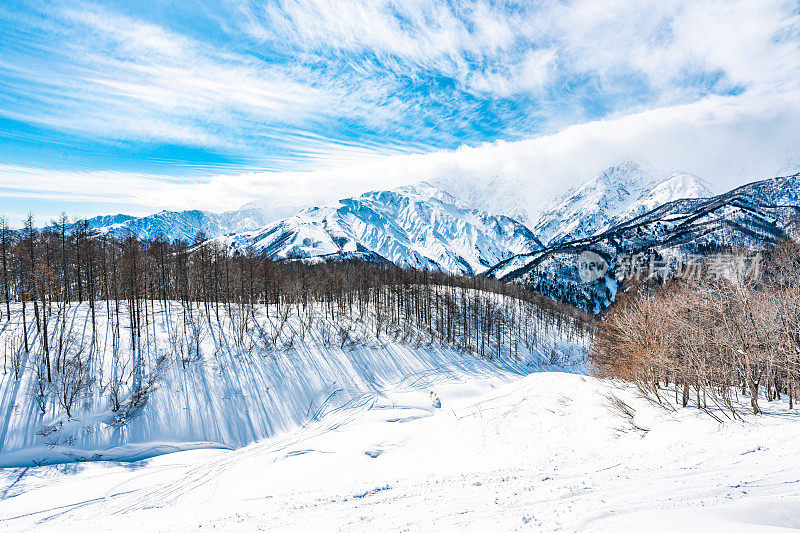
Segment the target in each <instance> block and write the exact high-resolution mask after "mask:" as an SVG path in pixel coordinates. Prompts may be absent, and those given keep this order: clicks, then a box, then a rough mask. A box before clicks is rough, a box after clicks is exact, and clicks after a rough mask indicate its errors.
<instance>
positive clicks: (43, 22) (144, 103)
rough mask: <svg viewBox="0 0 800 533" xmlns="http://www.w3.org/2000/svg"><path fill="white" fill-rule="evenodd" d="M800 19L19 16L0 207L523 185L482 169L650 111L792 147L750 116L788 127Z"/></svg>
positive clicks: (110, 10) (249, 5) (239, 1)
mask: <svg viewBox="0 0 800 533" xmlns="http://www.w3.org/2000/svg"><path fill="white" fill-rule="evenodd" d="M799 18H800V14H798V4H797V2H783V1H777V0H758V1H755V0H754V1H733V0H732V1H727V2H721V1H720V2H705V1H692V2H671V1H657V2H656V1H648V0H643V1H636V2H623V1H613V0H612V1H599V0H577V1H572V2H557V1H547V0H545V1H535V2H533V1H531V2H516V1H503V2H501V1H458V2H446V1H428V0H398V1H386V0H371V1H363V2H362V1H358V0H348V1H334V0H272V1H258V2H257V1H248V0H227V1H225V0H223V1H203V0H190V1H182V2H160V1H158V0H150V1H147V2H137V1H131V2H79V1H70V2H58V1H55V2H54V1H46V2H37V1H30V2H17V1H14V0H5V1H4V2H2V3H1V4H0V25H1V26H2V27H3V31H2V32H0V212H5V213H6V214H7V215H8V216H9V218H12V219H13V218H19V217H21V216H22V215H23V214H24V213H25V212H27V211H29V210H32V211H34V212H35V213H37V214H38V213H41V216H43V217H47V216H52V215H53V214H54V213H57V212H58V211H59V210H61V209H64V210H66V211H67V212H68V213H71V214H76V215H88V214H92V213H95V212H97V213H100V212H104V213H105V212H115V211H127V212H134V213H143V212H148V211H153V210H156V209H161V208H195V207H199V208H206V209H219V210H222V209H229V208H234V207H236V206H237V205H238V204H239V203H242V202H243V201H246V200H247V199H249V198H252V197H257V196H261V195H263V196H267V197H274V198H275V201H276V202H284V203H285V202H288V203H291V202H296V203H304V202H306V201H313V200H316V199H317V197H319V198H323V197H326V196H329V195H331V194H335V193H336V192H338V191H348V192H349V191H350V190H356V189H357V188H358V187H361V186H364V185H369V186H379V185H382V184H384V182H385V184H386V185H387V186H389V185H392V184H395V183H401V182H408V181H414V180H417V179H424V178H428V177H433V175H441V174H447V173H448V172H450V173H454V175H458V173H463V174H464V175H467V174H476V173H480V172H488V173H491V174H498V175H503V174H504V173H506V172H509V173H512V174H513V173H514V172H517V173H519V170H518V167H522V166H524V164H525V163H524V162H522V161H517V162H513V161H512V162H510V163H508V165H506V166H507V167H509V168H504V165H503V164H502V163H501V164H498V165H496V166H495V167H491V168H486V167H485V166H484V165H482V163H481V162H480V161H478V158H480V157H484V156H486V153H485V152H486V151H487V150H489V151H491V150H494V151H495V152H497V151H501V152H502V151H505V153H506V154H507V156H508V157H510V158H514V157H516V158H519V157H524V155H525V152H526V151H527V152H530V147H531V145H530V144H529V143H530V141H531V140H535V139H542V138H545V137H548V138H551V137H552V136H556V137H557V136H559V135H561V136H562V138H563V139H565V140H564V145H565V146H568V145H570V141H569V139H568V137H569V135H567V134H565V133H564V132H565V131H574V129H572V130H571V129H570V128H575V127H576V125H587V124H588V125H592V124H598V123H600V124H607V125H608V126H607V129H606V130H604V132H601V133H598V134H597V135H598V136H599V138H601V139H608V138H613V137H614V136H616V135H618V132H616V130H615V129H614V128H615V127H617V126H615V124H617V125H618V124H619V121H620V120H622V121H623V122H624V121H625V120H626V117H634V116H639V117H644V118H642V120H643V121H644V122H645V123H646V121H647V117H652V116H653V115H652V113H653V112H657V111H658V110H674V112H673V113H671V114H669V120H672V121H673V122H676V124H677V126H674V127H673V130H674V128H680V127H681V124H683V125H684V126H685V125H686V124H697V123H698V121H700V122H703V124H702V126H703V127H704V128H706V129H704V130H702V132H703V133H698V135H707V134H708V135H718V136H719V138H720V140H719V143H718V144H719V146H720V147H722V146H724V145H725V144H726V143H728V144H729V143H730V140H729V139H728V137H726V136H727V135H732V134H735V132H736V131H737V130H740V129H742V128H756V127H757V126H758V125H759V124H760V127H762V128H766V129H770V131H772V132H773V133H772V134H773V135H778V138H777V139H778V142H779V144H781V147H782V149H783V148H785V149H786V150H788V151H789V152H791V151H792V150H793V149H794V145H793V143H794V142H800V140H798V138H796V137H795V138H794V139H792V137H793V136H794V134H795V133H797V131H796V130H794V131H793V130H792V128H791V125H786V124H783V122H781V124H780V127H781V128H784V129H783V130H780V132H778V133H777V134H776V133H775V132H774V130H775V128H774V127H772V126H775V125H764V124H761V122H763V120H759V119H758V117H759V116H764V115H763V113H764V111H766V114H767V116H775V117H776V118H775V120H777V121H779V122H780V121H781V120H782V119H781V114H783V113H785V112H786V109H785V106H789V108H790V109H789V111H788V112H789V113H792V112H794V110H795V108H793V107H792V106H791V102H792V101H793V99H794V97H795V96H796V91H797V89H798V85H800V74H799V73H798V64H799V62H800V59H799V58H800V21H799V20H798V19H799ZM693 105H694V106H697V108H696V110H694V111H693V110H692V109H691V108H689V110H688V111H687V107H686V106H693ZM709 106H711V107H712V108H714V109H713V110H712V111H709ZM731 106H734V107H735V108H736V109H735V110H734V111H730V108H731ZM764 106H766V110H765V108H764ZM719 109H724V110H728V111H727V112H728V113H729V114H728V115H726V114H725V112H722V115H720V111H719ZM648 113H650V114H649V115H648ZM709 113H711V115H715V114H716V116H717V117H718V118H719V117H720V116H721V117H722V118H721V119H720V120H721V121H722V122H714V118H713V117H712V118H709V116H710V115H709ZM676 117H677V118H676ZM698 117H700V118H698ZM742 117H744V118H742ZM665 120H666V119H664V118H663V117H662V119H660V121H657V122H656V123H653V124H652V128H651V129H650V130H647V131H651V132H652V131H655V130H657V129H658V128H659V127H662V126H663V123H664V121H665ZM669 120H668V121H669ZM753 121H755V122H756V123H755V124H754V123H753ZM589 127H591V126H589ZM786 128H788V129H786ZM718 130H719V131H718ZM647 131H645V133H647ZM659 131H660V130H659ZM674 131H677V130H674ZM754 135H755V138H761V136H760V135H759V132H758V131H754ZM673 136H674V135H673ZM770 140H771V142H773V144H774V142H775V140H774V139H773V138H771V137H770ZM542 142H544V141H542ZM548 142H549V141H548ZM587 142H588V143H589V144H588V145H586V146H573V147H572V148H570V150H573V151H572V152H570V151H569V150H567V149H566V148H564V149H559V148H558V147H556V149H555V150H552V149H551V150H549V151H548V154H552V153H554V152H559V150H561V151H563V152H564V154H563V157H564V158H565V159H564V160H565V161H572V160H574V159H575V158H576V157H581V156H582V155H585V156H586V159H587V160H590V161H591V164H587V165H586V168H585V169H583V168H580V169H579V168H577V167H575V166H574V165H571V166H570V164H567V165H566V166H567V167H569V171H568V172H561V173H559V172H553V173H552V174H551V175H550V176H549V178H550V179H551V180H552V179H555V180H557V181H558V180H561V181H564V183H565V184H567V183H568V182H569V181H570V180H572V179H578V177H579V174H581V173H582V172H584V171H586V172H588V171H589V170H591V169H592V168H593V167H594V166H597V165H601V164H604V162H602V161H601V159H602V158H601V157H598V156H597V154H589V155H587V152H586V150H591V146H592V145H596V144H597V143H592V142H591V140H590V141H587ZM604 142H605V141H604ZM509 145H514V146H517V147H518V150H517V151H516V152H514V151H513V150H512V152H514V153H510V152H509V151H508V146H509ZM784 145H785V146H784ZM525 147H527V148H525ZM551 148H552V146H551ZM671 149H672V151H673V152H675V151H679V152H680V153H679V154H678V159H680V155H681V154H683V153H684V152H686V151H687V150H689V151H691V147H683V148H682V147H680V146H671ZM717 149H718V150H719V149H720V148H717ZM471 150H472V151H471ZM475 150H479V151H478V152H476V151H475ZM480 150H483V152H481V151H480ZM604 150H606V151H607V152H609V157H610V158H611V157H617V153H616V152H615V150H614V149H611V148H604ZM681 150H682V151H681ZM534 151H536V150H534ZM467 153H471V154H473V155H474V157H475V158H476V159H475V161H474V164H472V163H468V162H467V160H466V159H465V156H464V154H467ZM537 153H538V152H537ZM753 153H754V157H756V155H755V154H762V157H763V150H759V149H757V148H755V147H754V148H753ZM475 154H478V155H475ZM480 154H483V156H481V155H480ZM630 155H633V156H636V155H637V154H627V153H620V154H619V156H620V157H622V156H625V157H627V156H630ZM673 155H674V154H673ZM713 155H714V157H716V158H719V157H720V155H721V154H717V153H714V154H713ZM770 155H771V157H778V158H779V157H780V155H773V154H772V153H771V152H770ZM448 157H449V160H448ZM548 157H551V156H548ZM649 157H650V158H651V159H656V160H658V159H659V157H658V156H657V155H656V156H653V154H650V156H649ZM665 157H666V156H665ZM484 158H485V157H484ZM492 158H493V159H495V160H497V159H501V158H499V156H498V155H497V153H495V155H493V156H492V157H490V159H492ZM693 158H694V159H692V158H689V159H688V160H687V163H686V164H687V165H692V164H693V162H694V161H695V159H697V158H700V160H699V161H697V165H698V166H700V167H703V165H705V166H709V162H708V161H704V160H702V156H700V155H697V156H693ZM445 160H448V161H450V162H449V163H443V161H445ZM420 161H428V163H427V164H425V163H421V162H420ZM613 162H614V161H608V163H613ZM780 163H781V161H775V166H776V167H777V166H779V165H780ZM470 164H472V166H470ZM509 165H510V166H509ZM765 165H767V162H764V163H763V164H762V166H764V168H767V166H765ZM456 167H457V168H456ZM534 167H536V165H535V164H534ZM551 167H558V162H557V161H552V162H548V163H547V165H546V166H545V167H542V168H538V167H536V172H533V171H531V172H532V173H533V174H536V176H534V177H533V178H535V179H533V178H532V179H533V181H532V182H531V183H532V186H535V183H536V180H537V179H538V180H541V179H545V178H547V177H548V176H544V173H545V169H546V168H551ZM398 168H401V169H403V168H405V170H404V171H398V170H397V169H398ZM758 168H759V169H760V168H761V167H758ZM381 169H390V170H391V172H388V171H387V172H385V171H382V170H381ZM689 170H691V169H689ZM765 171H766V170H765ZM370 172H371V174H370ZM388 174H391V179H388V178H387V179H383V177H384V176H387V175H388ZM516 177H519V176H516ZM711 177H712V178H713V177H714V176H711Z"/></svg>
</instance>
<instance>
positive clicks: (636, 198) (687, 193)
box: [533, 161, 713, 245]
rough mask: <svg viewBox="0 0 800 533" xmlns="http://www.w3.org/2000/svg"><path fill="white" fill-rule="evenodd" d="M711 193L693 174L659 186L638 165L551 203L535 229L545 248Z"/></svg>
mask: <svg viewBox="0 0 800 533" xmlns="http://www.w3.org/2000/svg"><path fill="white" fill-rule="evenodd" d="M712 194H713V193H712V190H711V187H710V186H709V185H708V184H707V183H705V182H704V181H702V180H701V179H700V178H698V177H697V176H695V175H693V174H689V173H685V172H673V173H671V174H669V175H668V176H666V178H664V179H663V180H659V179H656V178H655V177H654V176H653V174H652V173H651V172H650V171H648V170H646V169H644V168H643V167H642V166H640V165H639V164H638V163H635V162H632V161H628V162H626V163H622V164H620V165H615V166H613V167H610V168H608V169H606V170H604V171H603V172H601V173H600V174H598V175H597V176H595V177H593V178H592V179H590V180H589V181H588V182H586V183H585V184H583V185H582V186H581V187H580V188H578V189H577V190H576V191H574V192H572V191H570V192H568V193H567V194H566V195H564V196H562V197H561V198H560V199H558V200H557V201H555V202H554V203H553V204H552V205H551V206H550V207H549V208H547V209H546V210H545V212H544V213H543V214H542V215H541V217H540V218H539V219H538V221H537V222H536V224H535V225H534V226H533V231H534V233H535V234H536V235H537V236H539V238H540V239H541V240H542V241H543V242H545V243H547V244H548V245H554V244H559V243H563V242H568V241H571V240H576V239H583V238H586V237H590V236H592V235H595V234H597V233H600V232H602V231H605V230H607V229H608V228H610V227H612V226H614V225H616V224H619V223H621V222H624V221H625V220H629V219H631V218H633V217H636V216H639V215H641V214H644V213H646V212H647V211H650V210H652V209H654V208H656V207H658V206H660V205H664V204H666V203H668V202H671V201H673V200H677V199H680V198H707V197H709V196H712Z"/></svg>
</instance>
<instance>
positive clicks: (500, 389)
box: [0, 372, 800, 531]
mask: <svg viewBox="0 0 800 533" xmlns="http://www.w3.org/2000/svg"><path fill="white" fill-rule="evenodd" d="M429 377H430V376H429ZM416 379H417V376H409V377H408V379H406V380H404V381H401V382H400V383H398V384H397V385H396V387H394V388H392V389H385V390H383V391H380V392H376V393H370V394H364V395H363V396H361V397H358V398H354V399H352V400H351V401H350V402H349V403H347V404H346V405H342V406H339V407H338V408H337V409H335V410H331V411H329V412H327V413H325V414H324V415H323V416H320V417H319V418H318V419H316V420H312V421H311V422H308V423H307V424H305V425H304V426H303V427H299V428H297V429H295V430H292V431H288V432H286V433H283V434H280V435H277V436H275V437H272V438H269V439H265V440H262V441H259V442H256V443H254V444H251V445H248V446H245V447H243V448H240V449H237V450H192V451H184V452H179V453H173V454H169V455H163V456H159V457H154V458H152V459H148V460H145V461H139V462H136V463H130V464H119V463H81V464H68V465H60V466H48V467H38V468H24V469H5V470H3V471H2V486H1V488H0V498H2V499H0V529H4V530H8V531H23V530H28V529H36V530H44V531H86V530H92V529H112V528H113V529H114V530H121V531H128V530H137V531H151V530H152V531H176V530H177V531H181V530H196V529H198V528H200V527H202V529H203V530H205V529H208V528H215V529H220V530H235V531H241V530H245V531H255V530H293V531H318V530H325V531H331V530H333V531H352V530H361V531H383V530H391V531H398V530H399V531H430V530H443V531H448V530H453V529H468V530H475V531H489V530H491V531H495V530H504V531H514V530H534V531H535V530H545V531H554V530H562V531H574V530H587V531H619V530H627V531H641V530H650V531H662V530H663V531H666V530H670V531H673V530H676V529H681V530H683V531H695V530H705V531H713V530H720V529H723V528H724V530H725V531H770V530H778V529H777V528H778V526H783V527H790V528H798V527H800V497H798V494H800V492H799V491H800V465H798V464H797V462H796V460H795V444H796V442H797V441H798V438H799V437H800V420H798V417H800V415H798V414H796V413H794V412H791V411H789V410H788V409H786V406H785V405H784V404H782V403H780V402H772V403H769V404H768V403H766V402H765V404H764V407H765V410H766V411H767V413H768V415H767V416H762V417H746V418H745V420H744V421H728V422H725V423H723V424H719V423H718V422H716V421H714V420H713V419H712V418H711V417H709V416H708V415H705V414H703V413H702V412H699V411H697V410H695V409H683V410H679V411H678V412H677V413H671V412H668V411H666V410H664V409H662V408H660V407H657V406H655V405H653V404H652V403H650V402H648V401H646V400H644V399H642V398H640V397H638V395H637V394H635V393H634V391H633V390H631V389H630V388H626V387H622V386H617V385H614V384H612V383H608V382H603V381H600V380H597V379H595V378H591V377H587V376H582V375H576V374H566V373H559V372H542V373H535V374H531V375H528V376H519V377H518V378H517V379H515V380H514V381H512V382H507V380H506V379H500V378H499V377H493V376H491V375H488V374H483V375H474V376H469V377H464V379H452V376H451V377H448V378H447V379H442V380H440V381H439V382H438V383H437V385H436V394H437V395H438V396H439V397H440V398H441V400H442V407H441V408H440V409H435V408H433V407H432V406H431V403H430V397H429V395H428V393H429V384H430V382H428V381H427V380H426V381H425V383H424V385H423V386H420V385H419V384H415V383H416V381H415V380H416ZM612 394H613V395H614V396H616V397H618V398H619V399H621V400H622V401H624V402H625V403H627V404H628V405H630V406H631V407H632V408H633V409H635V415H634V419H633V420H628V419H626V418H624V417H620V416H619V414H618V413H616V412H615V411H614V409H613V407H612V404H611V402H610V401H609V396H610V395H612Z"/></svg>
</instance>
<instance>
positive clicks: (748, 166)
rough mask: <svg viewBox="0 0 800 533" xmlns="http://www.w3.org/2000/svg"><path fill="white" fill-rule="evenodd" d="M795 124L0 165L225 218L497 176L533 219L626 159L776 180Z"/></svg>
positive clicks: (640, 117)
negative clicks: (277, 162)
mask: <svg viewBox="0 0 800 533" xmlns="http://www.w3.org/2000/svg"><path fill="white" fill-rule="evenodd" d="M797 124H800V94H798V93H788V94H784V95H780V96H773V97H770V98H763V97H758V98H756V97H745V96H739V97H709V98H706V99H704V100H702V101H700V102H697V103H694V104H688V105H681V106H673V107H667V108H659V109H654V110H650V111H645V112H641V113H636V114H632V115H626V116H622V117H618V118H615V119H609V120H601V121H596V122H590V123H586V124H580V125H575V126H571V127H568V128H566V129H564V130H562V131H560V132H558V133H556V134H553V135H548V136H542V137H537V138H533V139H529V140H525V141H519V142H495V143H487V144H484V145H481V146H477V147H463V148H460V149H458V150H452V151H448V150H445V151H435V152H431V153H426V154H407V155H394V156H367V155H364V156H363V157H361V158H359V159H358V162H356V163H352V162H351V163H348V164H345V165H340V166H332V167H330V168H324V169H319V170H316V171H309V172H258V171H252V172H246V173H240V174H235V175H225V174H220V175H215V176H211V177H208V178H204V179H199V178H196V179H194V180H183V181H177V180H174V179H170V178H169V177H167V176H147V175H140V174H129V173H111V172H89V173H78V172H71V173H61V172H51V171H45V170H34V169H24V168H9V167H0V183H2V184H3V185H2V186H0V192H2V193H3V194H7V193H6V192H5V191H4V188H8V189H14V190H17V191H18V193H17V194H20V195H22V196H24V195H26V194H30V195H37V196H39V197H49V198H59V197H60V196H61V195H65V194H66V195H72V196H69V198H71V199H72V200H74V201H77V200H91V201H102V200H105V201H109V202H111V201H113V202H115V203H120V202H127V203H130V204H135V205H139V206H141V211H140V212H142V213H144V212H149V211H155V210H158V209H162V208H166V209H197V208H202V209H210V210H226V209H233V208H236V207H238V206H239V205H241V204H243V203H245V202H248V201H251V200H253V199H256V198H264V199H265V200H267V201H268V202H274V203H275V204H276V205H280V204H288V205H298V204H304V203H308V202H320V201H324V200H332V199H335V198H339V197H344V196H348V195H354V194H358V193H360V192H363V191H365V190H374V189H381V188H389V187H394V186H398V185H402V184H406V183H411V182H414V181H417V180H421V179H430V178H434V177H454V178H459V177H463V178H473V177H476V176H478V177H480V176H486V177H489V176H500V177H502V178H504V179H509V180H512V181H514V182H516V183H519V184H520V190H519V194H520V196H521V197H522V198H523V199H524V200H525V201H527V204H528V205H529V206H530V209H529V211H530V213H532V214H535V213H536V212H537V209H538V208H539V207H540V206H541V204H542V203H543V202H546V201H548V200H549V199H551V198H552V197H553V196H554V195H556V194H559V193H560V192H562V191H563V190H564V189H565V188H567V187H568V186H571V185H576V184H578V183H581V182H582V181H583V180H585V179H587V178H588V177H590V176H591V175H592V174H594V173H596V172H598V171H599V170H602V169H603V168H605V167H607V166H609V165H612V164H615V163H618V162H620V161H624V160H628V159H634V160H637V161H640V162H642V163H644V164H647V165H649V166H652V167H654V168H655V169H657V170H660V171H663V172H666V171H670V170H685V171H690V172H694V173H696V174H698V175H700V176H701V177H703V178H705V179H707V180H709V181H711V182H712V183H714V184H716V185H717V187H718V188H719V189H720V190H724V189H727V188H731V187H733V186H736V185H739V184H742V183H746V182H749V181H753V180H757V179H762V178H767V177H771V176H774V175H775V174H776V172H777V171H778V169H779V168H780V167H781V166H783V165H784V164H785V162H786V161H787V160H789V159H791V158H792V157H796V156H797V154H798V153H800V135H798V133H800V132H799V131H798V126H797ZM34 188H35V189H36V190H37V191H39V192H33V191H32V189H34ZM76 190H80V191H91V192H88V193H75V191H76ZM19 191H22V192H19ZM25 191H31V192H25ZM77 214H83V215H90V214H95V213H77Z"/></svg>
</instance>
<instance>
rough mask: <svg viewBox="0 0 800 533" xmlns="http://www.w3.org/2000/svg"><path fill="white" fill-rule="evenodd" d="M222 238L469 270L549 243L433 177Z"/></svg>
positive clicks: (294, 252) (250, 246)
mask: <svg viewBox="0 0 800 533" xmlns="http://www.w3.org/2000/svg"><path fill="white" fill-rule="evenodd" d="M218 241H219V242H224V243H225V244H227V245H228V246H230V247H231V248H232V249H233V250H234V251H236V250H239V251H244V250H252V251H256V252H264V253H266V254H267V255H268V256H269V257H271V258H273V259H290V258H315V257H330V256H339V257H372V258H381V259H384V260H387V261H390V262H392V263H394V264H397V265H400V266H404V267H413V268H425V269H434V270H445V271H449V272H458V273H465V274H474V273H480V272H483V271H485V270H487V269H488V268H490V267H491V266H493V265H495V264H496V263H498V262H499V261H502V260H504V259H507V258H509V257H511V256H513V255H516V254H520V253H531V252H533V251H536V250H539V249H541V248H542V245H541V242H539V240H538V239H537V238H536V237H535V236H534V234H533V233H532V232H531V231H530V230H529V229H528V228H526V227H525V226H524V225H522V224H521V223H519V222H517V221H515V220H514V219H512V218H510V217H507V216H504V215H491V214H489V213H487V212H485V211H482V210H479V209H472V208H470V207H467V206H466V205H464V204H463V203H461V202H459V201H458V200H456V199H455V198H453V197H452V196H451V195H449V194H447V193H445V192H443V191H441V190H439V189H437V188H435V187H432V186H430V185H426V184H419V185H411V186H406V187H401V188H398V189H394V190H391V191H373V192H368V193H365V194H363V195H361V196H359V197H357V198H346V199H343V200H339V201H337V202H334V203H331V204H328V205H326V206H323V207H314V208H311V209H306V210H304V211H301V212H300V213H298V214H296V215H294V216H291V217H288V218H285V219H283V220H280V221H278V222H275V223H273V224H270V225H268V226H267V227H265V228H263V229H260V230H258V231H250V232H244V233H239V234H235V235H229V236H227V237H222V238H220V239H218Z"/></svg>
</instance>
